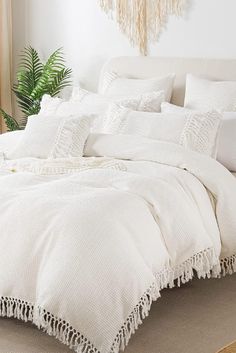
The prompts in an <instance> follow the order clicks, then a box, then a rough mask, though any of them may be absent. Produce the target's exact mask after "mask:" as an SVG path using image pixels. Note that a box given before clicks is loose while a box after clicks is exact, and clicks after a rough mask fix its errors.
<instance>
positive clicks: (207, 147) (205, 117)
mask: <svg viewBox="0 0 236 353" xmlns="http://www.w3.org/2000/svg"><path fill="white" fill-rule="evenodd" d="M220 123H221V114H220V113H218V112H216V111H212V112H207V113H193V114H186V115H184V114H180V115H179V116H177V114H164V113H145V112H136V111H132V110H130V109H127V108H124V107H121V106H119V105H117V104H113V105H111V106H110V108H109V110H108V112H107V117H106V122H105V124H104V130H103V132H104V133H107V134H125V135H139V136H144V137H148V138H151V139H157V140H160V141H167V142H172V143H176V144H180V145H182V146H184V147H186V148H189V149H191V150H194V151H197V152H200V153H203V154H207V155H209V156H214V154H215V150H216V140H217V133H218V129H219V126H220Z"/></svg>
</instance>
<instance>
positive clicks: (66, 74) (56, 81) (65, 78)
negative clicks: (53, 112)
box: [48, 68, 72, 97]
mask: <svg viewBox="0 0 236 353" xmlns="http://www.w3.org/2000/svg"><path fill="white" fill-rule="evenodd" d="M71 74H72V70H71V69H66V68H63V69H61V70H60V71H57V72H56V74H55V75H54V77H53V78H52V80H51V82H50V85H49V87H48V88H49V94H50V95H51V96H52V97H54V96H56V95H58V94H59V93H60V92H61V91H62V90H63V89H64V88H65V87H67V86H68V85H70V84H71V81H70V77H71Z"/></svg>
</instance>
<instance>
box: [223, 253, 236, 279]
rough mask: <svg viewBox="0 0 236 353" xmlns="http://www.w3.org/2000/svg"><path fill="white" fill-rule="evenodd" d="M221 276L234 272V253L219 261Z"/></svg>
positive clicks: (235, 261) (235, 265) (235, 262)
mask: <svg viewBox="0 0 236 353" xmlns="http://www.w3.org/2000/svg"><path fill="white" fill-rule="evenodd" d="M220 266H221V274H222V276H226V275H232V274H233V273H234V272H236V255H232V256H230V257H226V258H225V259H222V260H221V261H220Z"/></svg>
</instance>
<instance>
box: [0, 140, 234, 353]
mask: <svg viewBox="0 0 236 353" xmlns="http://www.w3.org/2000/svg"><path fill="white" fill-rule="evenodd" d="M85 152H86V155H87V157H86V158H78V159H77V158H71V159H65V160H63V159H60V160H54V161H53V160H41V161H39V160H36V159H34V160H32V159H22V160H17V161H4V159H2V161H1V168H0V175H1V176H0V200H1V202H0V229H1V231H0V241H1V257H0V268H1V272H0V274H1V275H0V297H1V299H0V315H1V316H8V317H11V316H14V317H17V318H18V319H22V320H25V321H27V320H30V321H32V322H34V323H35V324H36V325H37V326H38V327H40V328H42V329H44V330H45V331H46V332H47V333H48V334H50V335H54V336H55V337H57V338H58V339H59V340H61V341H62V342H63V343H65V344H67V345H69V346H70V347H71V348H73V349H74V350H75V351H76V352H79V353H95V352H96V353H98V352H100V353H115V352H118V351H119V349H120V348H123V347H124V346H125V345H126V344H127V343H128V340H129V338H130V336H131V334H132V333H133V332H134V331H135V329H136V328H137V327H138V325H139V324H140V323H141V322H142V319H143V318H145V317H146V316H147V315H148V312H149V309H150V306H151V303H152V301H153V300H156V299H157V298H158V297H159V295H160V290H161V289H162V288H164V287H167V286H168V285H169V286H173V285H174V282H175V280H176V282H177V283H178V284H181V283H184V282H186V281H188V280H189V279H191V278H192V276H193V272H194V271H196V274H197V275H198V276H199V277H205V276H208V277H210V276H219V275H220V274H221V273H223V274H225V273H232V272H233V271H235V269H236V266H235V254H236V217H235V209H236V179H235V178H234V177H233V175H232V174H230V172H228V171H227V170H226V169H225V168H224V167H223V166H222V165H220V164H219V163H218V162H216V161H214V160H213V159H211V158H209V157H206V156H202V155H200V154H198V153H195V152H192V151H189V150H184V149H183V148H182V147H181V146H177V145H174V144H171V143H164V142H158V141H154V140H147V139H145V138H141V137H137V136H132V137H131V136H125V135H120V136H118V135H117V136H112V135H96V134H94V135H90V137H89V139H88V141H87V147H86V151H85ZM91 156H97V157H91ZM104 156H106V157H104Z"/></svg>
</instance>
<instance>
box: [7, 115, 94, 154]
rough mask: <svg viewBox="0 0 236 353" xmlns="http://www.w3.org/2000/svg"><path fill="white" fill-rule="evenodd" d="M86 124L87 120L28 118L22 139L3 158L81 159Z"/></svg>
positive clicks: (86, 133)
mask: <svg viewBox="0 0 236 353" xmlns="http://www.w3.org/2000/svg"><path fill="white" fill-rule="evenodd" d="M90 122H91V117H90V116H81V117H78V116H71V117H66V118H64V117H60V116H50V117H48V116H47V117H46V116H43V115H32V116H30V117H29V118H28V122H27V125H26V128H25V130H24V133H23V136H22V138H21V139H20V140H19V142H18V143H17V145H16V146H15V148H14V149H13V150H11V151H10V152H9V153H8V154H7V158H9V159H18V158H26V157H34V158H63V157H79V156H82V155H83V149H84V144H85V141H86V139H87V137H88V134H89V130H90Z"/></svg>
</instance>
